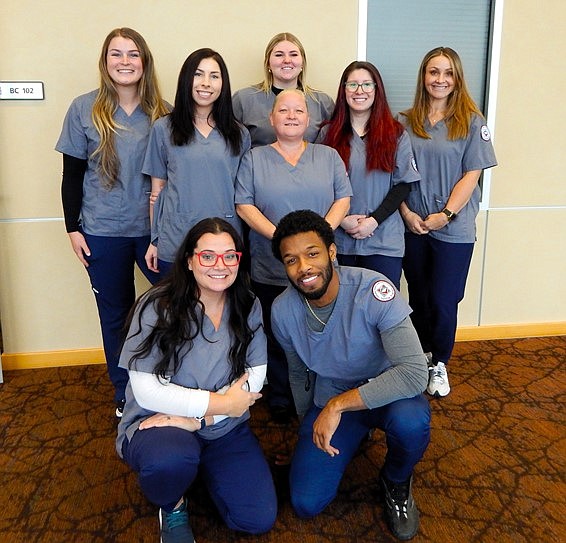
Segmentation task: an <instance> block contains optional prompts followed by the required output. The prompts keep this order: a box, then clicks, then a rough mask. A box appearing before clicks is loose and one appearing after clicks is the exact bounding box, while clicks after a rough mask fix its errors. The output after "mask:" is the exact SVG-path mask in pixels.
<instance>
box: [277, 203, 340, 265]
mask: <svg viewBox="0 0 566 543" xmlns="http://www.w3.org/2000/svg"><path fill="white" fill-rule="evenodd" d="M305 232H314V233H315V234H317V235H318V236H319V237H320V239H321V240H322V241H323V242H324V245H325V246H326V248H327V249H328V248H330V246H331V245H332V244H333V243H334V231H333V230H332V227H331V226H330V224H328V222H327V221H326V219H324V218H323V217H321V216H320V215H319V214H318V213H315V212H314V211H311V210H310V209H300V210H298V211H291V213H288V214H287V215H285V216H284V217H283V218H282V219H281V220H280V221H279V224H278V225H277V228H276V229H275V233H274V234H273V238H272V239H271V250H272V251H273V256H274V257H275V258H276V259H277V260H279V261H280V262H282V261H283V259H282V258H281V250H280V246H281V242H282V241H283V239H285V238H288V237H289V236H296V235H297V234H303V233H305Z"/></svg>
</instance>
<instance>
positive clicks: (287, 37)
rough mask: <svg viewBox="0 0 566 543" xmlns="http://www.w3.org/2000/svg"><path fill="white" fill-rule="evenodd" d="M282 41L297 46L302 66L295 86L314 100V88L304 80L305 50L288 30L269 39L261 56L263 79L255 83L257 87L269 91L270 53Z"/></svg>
mask: <svg viewBox="0 0 566 543" xmlns="http://www.w3.org/2000/svg"><path fill="white" fill-rule="evenodd" d="M282 41H288V42H291V43H292V44H293V45H295V46H296V47H297V49H298V50H299V53H301V57H302V59H303V67H302V70H301V71H300V73H299V75H298V77H297V87H298V88H300V89H302V91H303V92H304V93H305V94H306V95H307V96H310V97H311V98H312V99H313V100H316V96H315V94H314V89H313V88H311V87H309V86H308V85H307V82H306V76H307V54H306V52H305V48H304V47H303V44H302V43H301V42H300V40H299V38H297V36H295V35H294V34H291V33H290V32H280V33H279V34H275V36H273V38H271V39H270V40H269V43H268V44H267V46H266V48H265V55H264V57H263V74H264V79H263V81H262V82H261V83H258V84H257V87H258V88H259V89H260V90H262V91H263V92H265V93H266V94H268V93H270V92H271V87H272V85H273V74H272V73H271V69H270V68H269V59H270V58H271V53H273V50H274V49H275V47H276V46H277V44H279V43H281V42H282Z"/></svg>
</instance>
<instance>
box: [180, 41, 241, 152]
mask: <svg viewBox="0 0 566 543" xmlns="http://www.w3.org/2000/svg"><path fill="white" fill-rule="evenodd" d="M205 58H211V59H213V60H215V61H216V62H217V63H218V66H219V67H220V75H221V76H222V89H221V90H220V96H219V97H218V98H217V100H216V101H215V102H214V103H213V104H212V113H211V115H212V119H213V120H214V122H215V123H216V128H217V130H218V132H220V134H222V137H223V138H224V140H225V141H226V143H227V144H228V145H229V146H230V150H231V151H232V154H233V155H238V154H239V153H240V151H241V149H242V132H241V129H240V125H239V123H238V121H237V120H236V117H234V111H233V109H232V91H231V89H230V77H229V75H228V68H226V63H225V62H224V59H223V58H222V57H221V56H220V54H219V53H217V52H216V51H213V50H212V49H208V48H204V49H197V50H196V51H193V52H192V53H191V54H190V55H189V56H188V57H187V60H185V62H184V63H183V66H182V68H181V71H180V73H179V79H178V81H177V92H176V94H175V107H174V108H173V111H172V112H171V114H170V115H169V126H170V127H171V140H172V142H173V143H174V144H175V145H186V144H187V143H190V142H191V141H193V140H194V138H195V126H194V124H193V123H194V117H195V102H194V100H193V84H194V77H195V72H196V71H197V68H198V66H199V64H200V63H201V61H202V60H204V59H205Z"/></svg>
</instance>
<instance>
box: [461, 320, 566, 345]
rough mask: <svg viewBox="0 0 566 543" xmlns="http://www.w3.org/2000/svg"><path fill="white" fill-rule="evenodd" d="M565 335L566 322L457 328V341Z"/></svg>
mask: <svg viewBox="0 0 566 543" xmlns="http://www.w3.org/2000/svg"><path fill="white" fill-rule="evenodd" d="M564 335H566V322H542V323H530V324H493V325H487V326H461V327H459V328H458V330H456V341H479V340H493V339H518V338H526V337H547V336H564Z"/></svg>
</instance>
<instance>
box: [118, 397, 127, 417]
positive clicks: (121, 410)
mask: <svg viewBox="0 0 566 543" xmlns="http://www.w3.org/2000/svg"><path fill="white" fill-rule="evenodd" d="M125 405H126V400H120V401H119V402H118V403H117V404H116V416H117V417H118V418H119V419H121V418H122V415H123V414H124V406H125Z"/></svg>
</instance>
